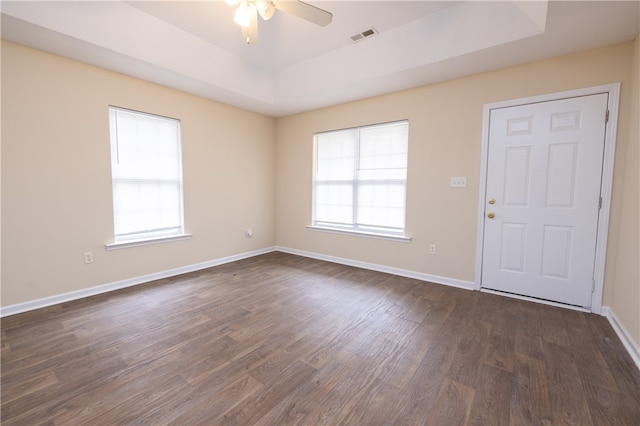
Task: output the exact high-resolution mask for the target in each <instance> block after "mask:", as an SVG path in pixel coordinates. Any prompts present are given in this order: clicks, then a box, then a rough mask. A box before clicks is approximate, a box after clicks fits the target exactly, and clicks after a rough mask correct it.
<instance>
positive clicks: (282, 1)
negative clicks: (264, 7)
mask: <svg viewBox="0 0 640 426" xmlns="http://www.w3.org/2000/svg"><path fill="white" fill-rule="evenodd" d="M273 4H274V5H275V7H276V9H278V10H281V11H283V12H286V13H289V14H291V15H295V16H297V17H299V18H302V19H305V20H307V21H309V22H313V23H314V24H316V25H320V26H322V27H325V26H327V25H329V24H330V23H331V20H332V19H333V14H331V13H330V12H327V11H326V10H322V9H320V8H318V7H315V6H312V5H310V4H308V3H304V2H301V1H292V0H275V1H274V2H273Z"/></svg>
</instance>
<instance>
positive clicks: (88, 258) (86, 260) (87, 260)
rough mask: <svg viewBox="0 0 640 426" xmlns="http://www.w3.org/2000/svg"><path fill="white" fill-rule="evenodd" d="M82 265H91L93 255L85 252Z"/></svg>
mask: <svg viewBox="0 0 640 426" xmlns="http://www.w3.org/2000/svg"><path fill="white" fill-rule="evenodd" d="M84 263H93V253H92V252H90V251H87V252H85V253H84Z"/></svg>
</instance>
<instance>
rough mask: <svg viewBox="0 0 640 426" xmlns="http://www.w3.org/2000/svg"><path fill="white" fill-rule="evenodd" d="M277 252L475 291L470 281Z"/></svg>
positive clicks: (286, 250) (298, 252)
mask: <svg viewBox="0 0 640 426" xmlns="http://www.w3.org/2000/svg"><path fill="white" fill-rule="evenodd" d="M276 251H281V252H283V253H289V254H295V255H298V256H304V257H310V258H312V259H318V260H324V261H327V262H333V263H339V264H341V265H347V266H355V267H357V268H362V269H370V270H372V271H378V272H385V273H387V274H392V275H399V276H401V277H407V278H415V279H417V280H420V281H428V282H432V283H435V284H444V285H448V286H450V287H457V288H463V289H465V290H473V289H474V283H473V282H470V281H463V280H457V279H454V278H446V277H440V276H438V275H430V274H425V273H422V272H416V271H410V270H407V269H400V268H392V267H390V266H384V265H377V264H375V263H367V262H361V261H359V260H352V259H345V258H342V257H335V256H328V255H325V254H320V253H314V252H309V251H304V250H297V249H291V248H287V247H281V246H277V247H276Z"/></svg>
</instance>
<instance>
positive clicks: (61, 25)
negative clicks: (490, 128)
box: [0, 0, 640, 117]
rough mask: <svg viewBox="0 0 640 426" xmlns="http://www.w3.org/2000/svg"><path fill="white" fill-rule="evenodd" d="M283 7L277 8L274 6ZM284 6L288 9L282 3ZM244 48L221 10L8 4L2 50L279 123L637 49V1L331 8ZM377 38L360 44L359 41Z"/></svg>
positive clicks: (190, 4) (208, 4)
mask: <svg viewBox="0 0 640 426" xmlns="http://www.w3.org/2000/svg"><path fill="white" fill-rule="evenodd" d="M275 1H276V4H277V2H278V0H275ZM280 1H283V0H280ZM308 3H310V4H313V5H315V6H317V7H320V8H322V9H325V10H327V11H330V12H331V13H333V21H332V22H331V23H330V24H329V25H328V26H326V27H320V26H317V25H314V24H312V23H309V22H307V21H305V20H302V19H300V18H297V17H295V16H291V15H288V14H286V13H284V12H282V11H277V12H276V14H275V16H274V17H273V18H272V19H271V20H269V21H266V22H265V21H260V23H259V33H260V39H259V41H258V43H256V44H251V45H246V44H244V43H243V42H242V40H241V36H240V34H241V32H240V28H239V27H238V26H237V25H236V24H235V23H233V13H234V8H232V7H230V6H228V5H227V4H226V3H225V2H224V1H183V0H178V1H170V0H162V1H144V2H143V1H127V2H122V1H2V2H1V3H0V7H1V12H2V38H4V39H7V40H10V41H13V42H16V43H20V44H23V45H27V46H31V47H35V48H38V49H42V50H45V51H49V52H52V53H55V54H58V55H62V56H66V57H69V58H72V59H76V60H79V61H82V62H86V63H89V64H93V65H97V66H100V67H103V68H107V69H110V70H114V71H117V72H121V73H125V74H129V75H132V76H135V77H138V78H142V79H145V80H148V81H152V82H156V83H159V84H163V85H165V86H169V87H173V88H176V89H179V90H184V91H186V92H190V93H194V94H197V95H200V96H203V97H207V98H210V99H214V100H217V101H220V102H224V103H228V104H231V105H235V106H238V107H241V108H245V109H249V110H252V111H256V112H260V113H263V114H267V115H271V116H274V117H279V116H284V115H289V114H294V113H298V112H302V111H306V110H311V109H315V108H320V107H324V106H330V105H335V104H338V103H343V102H348V101H352V100H356V99H362V98H366V97H371V96H376V95H380V94H384V93H390V92H393V91H397V90H403V89H408V88H412V87H417V86H420V85H425V84H431V83H435V82H438V81H443V80H448V79H452V78H457V77H461V76H464V75H470V74H475V73H479V72H484V71H488V70H493V69H498V68H502V67H506V66H511V65H516V64H520V63H525V62H531V61H534V60H539V59H544V58H549V57H553V56H558V55H564V54H568V53H572V52H577V51H581V50H587V49H591V48H596V47H601V46H606V45H610V44H614V43H618V42H623V41H627V40H632V39H634V38H635V37H636V36H637V35H638V33H639V32H640V7H639V6H640V2H639V1H638V0H634V1H548V2H547V1H543V0H537V1H367V0H354V1H328V0H327V1H325V0H309V1H308ZM371 27H373V28H375V29H376V30H377V31H378V34H377V35H375V36H373V37H371V38H367V39H365V40H363V41H360V42H358V43H353V42H352V40H351V38H350V37H351V36H352V35H354V34H356V33H359V32H362V31H364V30H367V29H369V28H371Z"/></svg>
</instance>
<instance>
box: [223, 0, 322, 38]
mask: <svg viewBox="0 0 640 426" xmlns="http://www.w3.org/2000/svg"><path fill="white" fill-rule="evenodd" d="M226 2H227V4H228V5H230V6H235V5H238V8H237V9H236V13H235V15H234V17H233V20H234V22H235V23H236V24H238V25H240V27H241V28H242V41H244V42H245V43H247V44H250V43H255V42H257V41H258V15H260V16H261V17H262V19H264V20H265V21H268V20H269V19H271V17H272V16H273V14H274V13H275V12H276V9H277V10H281V11H283V12H286V13H289V14H291V15H294V16H297V17H299V18H302V19H305V20H307V21H309V22H312V23H314V24H317V25H320V26H322V27H324V26H326V25H328V24H329V23H330V22H331V19H332V18H333V15H332V14H331V13H330V12H327V11H326V10H322V9H320V8H318V7H315V6H312V5H310V4H308V3H304V2H301V1H299V0H226Z"/></svg>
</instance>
